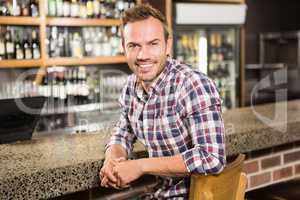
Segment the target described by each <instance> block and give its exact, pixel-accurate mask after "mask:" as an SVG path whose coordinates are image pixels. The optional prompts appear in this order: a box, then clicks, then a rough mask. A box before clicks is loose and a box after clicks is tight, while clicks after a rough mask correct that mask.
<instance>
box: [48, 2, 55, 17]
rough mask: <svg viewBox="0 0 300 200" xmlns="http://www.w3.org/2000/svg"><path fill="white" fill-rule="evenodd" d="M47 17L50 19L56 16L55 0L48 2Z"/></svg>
mask: <svg viewBox="0 0 300 200" xmlns="http://www.w3.org/2000/svg"><path fill="white" fill-rule="evenodd" d="M48 15H49V16H51V17H55V16H56V0H48Z"/></svg>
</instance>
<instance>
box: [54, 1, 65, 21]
mask: <svg viewBox="0 0 300 200" xmlns="http://www.w3.org/2000/svg"><path fill="white" fill-rule="evenodd" d="M56 16H58V17H62V16H64V6H63V0H56Z"/></svg>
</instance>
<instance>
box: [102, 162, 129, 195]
mask: <svg viewBox="0 0 300 200" xmlns="http://www.w3.org/2000/svg"><path fill="white" fill-rule="evenodd" d="M125 160H126V159H125V158H124V157H120V158H117V159H108V160H105V161H104V164H103V166H102V168H101V170H100V173H99V176H100V180H101V186H102V187H109V186H110V187H113V188H115V189H120V187H118V186H117V182H118V179H117V177H116V176H115V175H114V173H113V168H114V167H115V166H116V164H117V163H119V162H122V161H125ZM119 182H120V181H119Z"/></svg>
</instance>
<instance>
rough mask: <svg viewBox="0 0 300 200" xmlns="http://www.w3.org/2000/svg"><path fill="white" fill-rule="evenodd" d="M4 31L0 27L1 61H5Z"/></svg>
mask: <svg viewBox="0 0 300 200" xmlns="http://www.w3.org/2000/svg"><path fill="white" fill-rule="evenodd" d="M2 29H3V28H2V27H1V26H0V60H4V59H5V39H4V33H3V30H2Z"/></svg>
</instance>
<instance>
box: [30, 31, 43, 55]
mask: <svg viewBox="0 0 300 200" xmlns="http://www.w3.org/2000/svg"><path fill="white" fill-rule="evenodd" d="M31 39H32V45H31V46H32V57H33V59H39V58H40V57H41V54H40V41H39V39H38V38H37V33H36V31H35V30H32V32H31Z"/></svg>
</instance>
